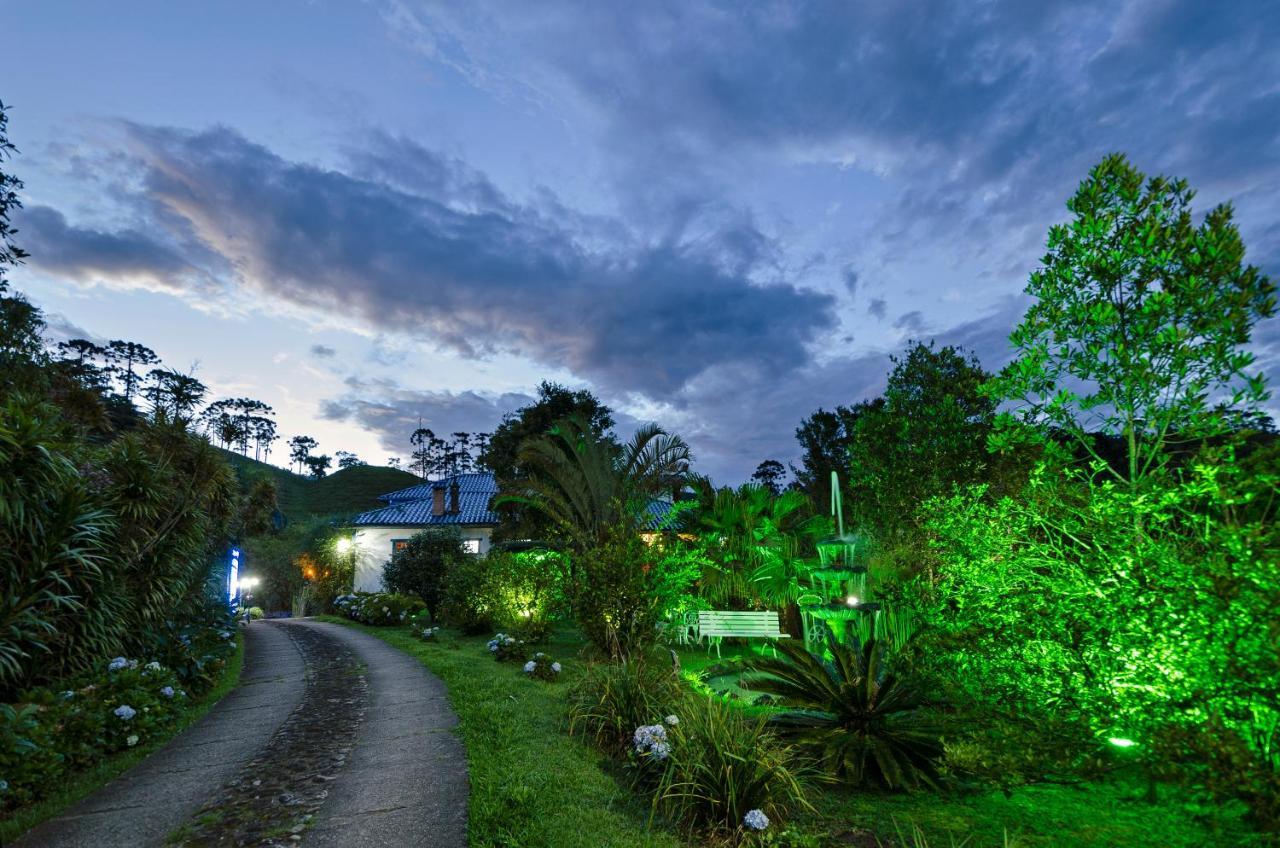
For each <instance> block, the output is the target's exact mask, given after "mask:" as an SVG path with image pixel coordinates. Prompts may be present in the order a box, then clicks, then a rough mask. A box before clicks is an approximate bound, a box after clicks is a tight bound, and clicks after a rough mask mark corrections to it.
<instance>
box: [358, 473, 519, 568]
mask: <svg viewBox="0 0 1280 848" xmlns="http://www.w3.org/2000/svg"><path fill="white" fill-rule="evenodd" d="M496 494H498V482H497V480H495V479H494V476H493V475H492V474H490V473H488V472H481V473H474V474H454V475H453V476H452V477H444V478H442V479H440V480H432V481H428V482H425V483H422V484H421V485H418V486H410V487H409V488H408V489H401V490H400V491H398V492H391V493H389V494H386V495H380V496H379V497H378V500H380V501H386V502H387V506H385V507H382V508H380V509H375V510H371V511H369V512H365V513H361V514H360V515H358V516H356V517H355V519H354V520H353V521H352V522H351V525H352V527H354V528H355V533H354V534H353V535H352V538H351V541H352V542H353V543H354V544H355V547H356V573H355V589H356V591H357V592H381V591H383V590H384V586H383V585H382V569H383V566H385V565H386V564H387V561H388V560H389V559H391V555H392V553H394V552H395V551H396V550H398V549H399V548H400V546H402V545H404V543H405V542H407V541H409V537H410V536H412V535H414V534H415V533H418V532H420V531H422V530H425V529H426V528H428V527H441V526H451V527H457V528H458V531H459V533H460V534H461V536H462V544H463V545H464V546H465V547H466V548H467V550H469V551H470V552H471V553H474V554H480V555H483V554H487V553H488V552H489V539H490V537H491V536H492V535H493V528H495V527H497V526H498V514H497V513H495V512H494V511H493V510H492V509H491V508H490V505H491V504H490V502H491V501H492V500H493V497H494V495H496Z"/></svg>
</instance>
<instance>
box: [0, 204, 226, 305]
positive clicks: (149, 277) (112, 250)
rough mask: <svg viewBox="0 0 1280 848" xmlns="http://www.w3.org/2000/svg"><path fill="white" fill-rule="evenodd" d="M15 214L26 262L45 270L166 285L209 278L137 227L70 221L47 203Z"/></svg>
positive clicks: (194, 283)
mask: <svg viewBox="0 0 1280 848" xmlns="http://www.w3.org/2000/svg"><path fill="white" fill-rule="evenodd" d="M20 214H21V221H22V231H21V232H22V243H23V249H24V250H26V251H27V252H28V253H30V254H31V260H30V261H31V263H32V264H33V265H35V266H37V267H39V268H41V269H43V270H45V271H49V272H52V273H56V274H61V275H63V276H66V277H70V278H72V279H77V280H85V281H93V280H96V279H102V278H108V279H110V280H113V281H116V282H125V283H128V284H133V285H141V286H146V287H157V288H161V289H170V290H178V289H182V288H187V287H196V286H199V285H200V284H202V283H204V282H206V281H207V279H208V278H207V277H206V275H205V274H204V272H202V271H200V270H199V269H198V268H197V267H196V266H195V265H194V264H192V262H190V261H189V260H188V259H187V258H186V257H184V256H183V255H182V253H181V252H180V250H179V249H178V248H175V247H174V246H171V245H169V244H166V243H164V242H162V241H158V240H157V239H156V238H155V237H154V236H152V235H148V234H144V233H143V232H141V231H139V230H136V229H131V228H126V229H119V230H114V231H106V230H98V229H92V228H88V227H77V226H73V225H71V224H68V223H67V219H66V218H65V217H64V216H63V214H62V213H61V212H59V211H58V210H56V209H51V208H49V207H48V206H34V207H31V208H29V209H25V210H23V211H22V212H21V213H20Z"/></svg>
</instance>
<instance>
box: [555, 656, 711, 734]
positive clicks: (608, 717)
mask: <svg viewBox="0 0 1280 848" xmlns="http://www.w3.org/2000/svg"><path fill="white" fill-rule="evenodd" d="M686 695H687V690H686V689H685V686H684V684H683V682H682V681H681V679H680V677H679V676H678V675H677V674H676V672H675V670H674V669H673V668H672V666H671V665H670V664H669V663H668V662H666V661H664V660H662V659H660V658H654V657H646V656H633V657H631V658H629V659H626V660H623V661H622V662H618V663H591V664H589V665H588V666H587V667H586V670H585V671H584V672H583V674H582V676H580V677H579V678H578V679H577V680H576V681H574V683H573V685H572V686H571V687H570V689H569V697H568V703H569V732H570V733H573V734H577V735H581V736H584V737H587V738H590V739H591V740H592V741H593V742H594V743H595V744H596V745H597V746H598V747H600V748H601V749H602V750H604V751H606V752H609V753H612V754H621V753H624V752H625V751H627V750H628V749H629V748H630V747H631V745H632V735H633V734H634V733H635V729H636V728H637V727H641V726H643V725H647V724H650V723H652V722H653V721H654V720H655V719H661V718H662V717H663V716H667V715H671V714H672V713H674V712H675V709H676V706H677V705H678V704H679V703H680V701H681V699H682V698H684V697H686Z"/></svg>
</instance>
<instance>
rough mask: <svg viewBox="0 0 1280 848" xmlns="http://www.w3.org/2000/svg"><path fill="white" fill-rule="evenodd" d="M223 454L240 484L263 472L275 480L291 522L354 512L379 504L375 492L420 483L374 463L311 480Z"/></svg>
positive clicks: (241, 457)
mask: <svg viewBox="0 0 1280 848" xmlns="http://www.w3.org/2000/svg"><path fill="white" fill-rule="evenodd" d="M222 454H223V456H225V457H226V458H227V462H228V463H230V464H231V467H232V468H234V469H235V471H236V475H237V476H238V477H239V478H240V481H241V483H242V484H246V483H248V481H251V480H253V479H256V478H258V477H261V476H264V475H265V476H267V477H270V478H271V479H272V480H274V481H275V483H276V489H277V491H278V500H279V504H280V511H281V512H283V513H284V514H285V516H286V517H287V518H288V519H289V520H291V521H293V520H296V519H299V518H303V517H305V516H308V515H344V516H345V515H354V514H355V513H358V512H364V511H365V510H368V509H374V508H375V507H378V506H381V505H382V502H381V501H379V500H377V497H378V495H383V494H386V493H387V492H394V491H396V490H397V489H404V488H406V487H408V486H413V485H415V484H417V483H419V482H421V481H420V480H419V479H418V478H417V477H416V476H414V475H413V474H410V473H408V472H407V471H397V470H396V469H394V468H380V467H377V466H373V465H360V466H356V467H355V468H344V469H343V470H341V471H335V472H334V473H332V474H330V475H329V476H328V477H325V478H323V479H321V480H312V479H310V478H309V477H303V476H301V475H298V474H294V473H293V472H291V471H287V470H285V469H283V468H277V467H276V466H274V465H268V464H267V463H265V462H258V461H257V460H253V459H249V458H247V457H243V456H241V455H240V454H238V453H234V452H232V451H222Z"/></svg>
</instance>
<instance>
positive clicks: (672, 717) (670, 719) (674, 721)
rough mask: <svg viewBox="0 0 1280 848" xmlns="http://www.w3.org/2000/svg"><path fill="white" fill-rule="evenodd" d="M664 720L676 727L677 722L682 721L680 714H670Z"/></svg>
mask: <svg viewBox="0 0 1280 848" xmlns="http://www.w3.org/2000/svg"><path fill="white" fill-rule="evenodd" d="M663 721H665V722H666V723H667V724H669V725H671V726H672V727H675V726H676V725H677V724H679V723H680V716H677V715H669V716H667V717H666V718H664V719H663Z"/></svg>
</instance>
